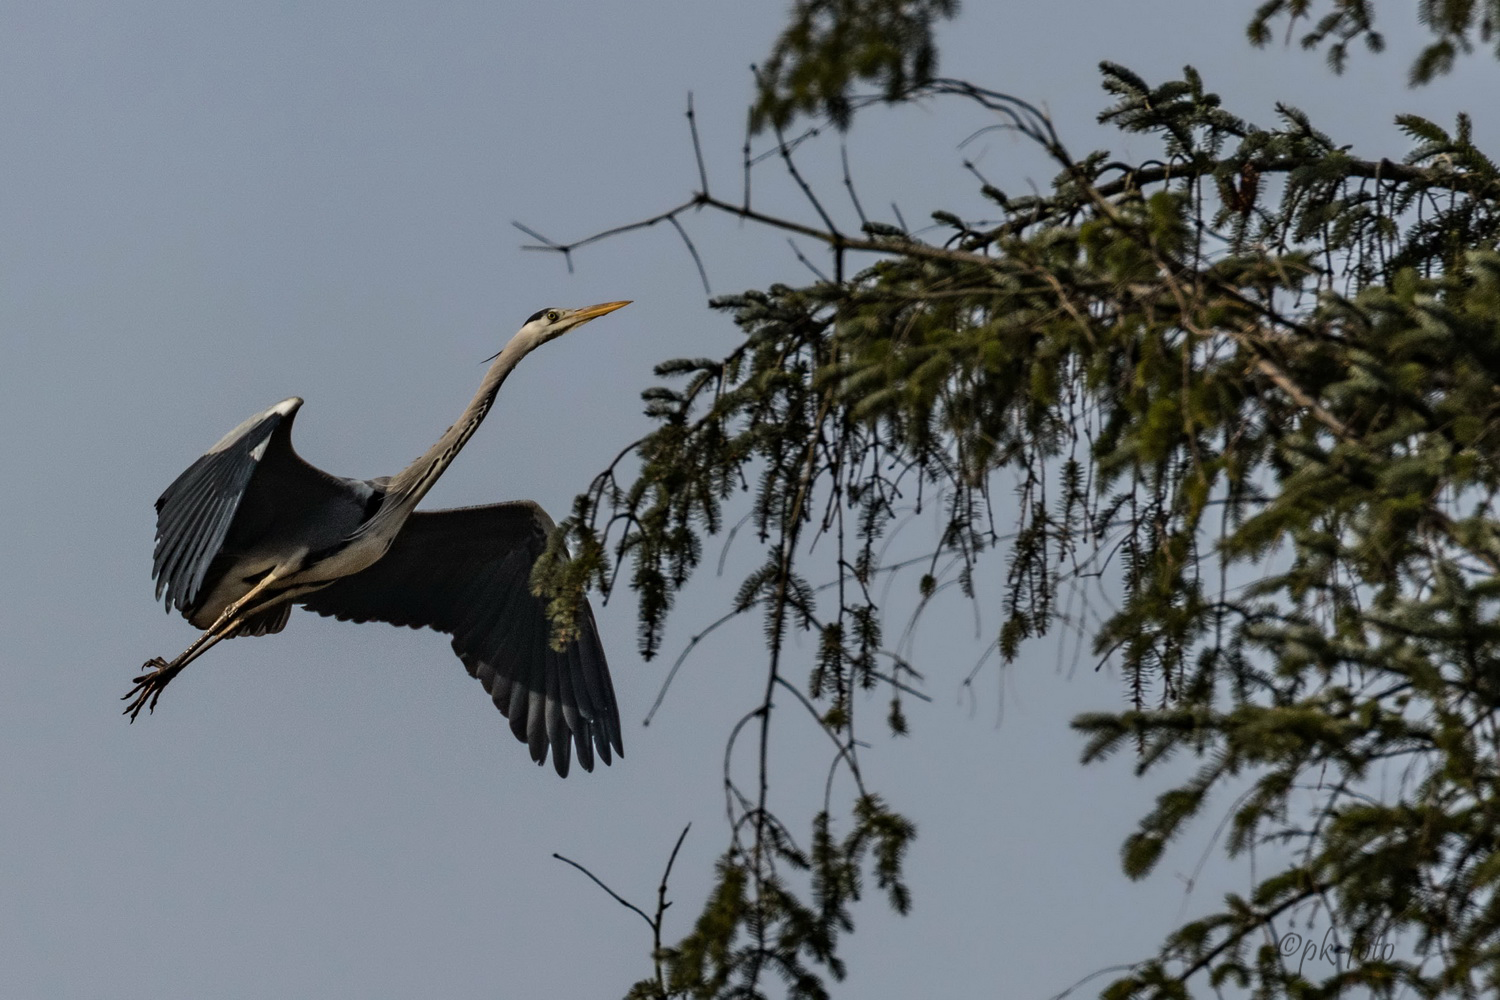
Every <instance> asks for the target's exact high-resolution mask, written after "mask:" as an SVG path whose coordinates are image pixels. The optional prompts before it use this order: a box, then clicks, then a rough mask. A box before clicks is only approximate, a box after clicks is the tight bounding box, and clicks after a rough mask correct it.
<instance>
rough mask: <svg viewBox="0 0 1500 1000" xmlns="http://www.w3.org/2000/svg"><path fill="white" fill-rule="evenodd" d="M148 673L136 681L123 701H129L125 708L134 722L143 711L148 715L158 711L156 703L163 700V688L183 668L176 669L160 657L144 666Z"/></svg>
mask: <svg viewBox="0 0 1500 1000" xmlns="http://www.w3.org/2000/svg"><path fill="white" fill-rule="evenodd" d="M144 666H145V668H146V672H145V673H144V674H141V675H140V676H139V677H137V678H136V679H135V687H133V688H131V689H130V690H129V691H127V692H125V694H124V696H123V697H122V698H121V699H120V700H121V701H125V700H127V699H128V700H129V701H130V704H128V705H126V706H125V714H126V715H128V716H130V721H131V722H134V721H135V717H136V716H137V715H140V714H141V709H143V708H144V709H145V710H146V711H147V712H148V713H150V712H155V711H156V703H157V701H158V700H159V699H160V698H161V691H162V688H164V687H166V686H167V684H168V682H169V681H171V680H172V678H173V677H176V676H177V674H178V673H179V672H180V671H181V670H182V667H174V666H173V665H172V664H170V663H168V662H167V661H166V660H163V659H162V658H161V657H160V656H157V657H153V658H152V659H149V660H147V661H146V662H145V664H144Z"/></svg>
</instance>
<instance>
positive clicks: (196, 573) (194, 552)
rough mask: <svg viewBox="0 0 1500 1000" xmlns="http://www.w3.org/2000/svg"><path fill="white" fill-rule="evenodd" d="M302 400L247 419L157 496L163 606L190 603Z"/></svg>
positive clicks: (156, 571)
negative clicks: (254, 478)
mask: <svg viewBox="0 0 1500 1000" xmlns="http://www.w3.org/2000/svg"><path fill="white" fill-rule="evenodd" d="M301 405H302V400H301V399H299V398H297V397H296V396H293V397H292V398H290V399H284V400H282V401H281V402H279V403H277V404H276V405H275V406H273V407H271V408H270V409H269V410H266V411H265V412H264V413H257V414H256V415H255V416H253V417H251V418H250V419H249V420H246V421H245V422H244V423H242V424H240V425H239V426H238V427H236V428H235V429H234V430H232V431H230V432H229V433H228V434H226V435H224V436H223V437H222V438H221V439H220V440H219V443H218V444H216V445H214V446H213V447H212V448H210V449H209V450H208V451H207V452H206V453H205V454H204V455H203V457H202V458H200V459H198V460H197V461H196V462H194V463H193V464H192V465H190V466H188V468H187V471H186V472H184V473H183V474H182V475H180V476H178V477H177V479H176V480H175V481H174V482H173V483H172V485H171V486H168V487H167V490H166V492H165V493H163V494H162V495H161V497H160V498H159V499H158V500H157V501H156V556H155V561H154V563H153V565H152V567H151V576H152V577H153V578H154V579H155V580H156V597H157V599H158V600H160V599H161V596H162V592H163V591H165V592H166V600H167V606H168V607H174V608H176V609H177V610H179V611H183V612H186V611H187V610H188V609H189V608H190V607H191V606H192V604H193V600H194V599H195V598H196V597H197V596H198V592H199V590H200V588H202V586H203V580H204V577H205V576H206V575H207V573H208V567H209V564H210V563H212V562H213V560H214V556H216V555H217V554H218V552H219V549H220V548H222V547H223V545H224V538H225V536H226V535H227V534H228V533H229V525H230V523H231V522H232V521H233V520H234V515H235V512H236V511H238V510H239V508H240V501H241V500H243V499H244V496H245V491H246V489H247V488H248V487H249V485H250V479H251V477H252V476H254V475H255V471H256V469H257V468H258V467H259V466H260V464H261V461H262V460H263V459H264V458H265V456H266V452H267V450H268V449H269V448H270V447H271V445H272V437H273V436H275V434H276V431H277V429H278V428H282V427H283V426H285V428H286V429H285V431H283V433H282V435H281V438H282V440H289V432H290V429H291V423H292V418H293V417H294V416H295V415H296V413H297V408H298V407H300V406H301ZM287 447H288V449H290V445H289V444H288V445H287Z"/></svg>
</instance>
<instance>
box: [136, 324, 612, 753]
mask: <svg viewBox="0 0 1500 1000" xmlns="http://www.w3.org/2000/svg"><path fill="white" fill-rule="evenodd" d="M625 304H626V303H624V302H611V303H605V304H603V305H600V306H591V307H589V308H587V309H576V310H555V309H549V310H543V311H541V312H539V313H537V314H536V315H535V316H533V317H531V319H529V320H528V321H527V323H526V325H525V326H523V327H522V328H521V331H520V332H519V333H518V334H516V336H515V337H514V338H513V339H512V340H511V341H510V343H508V344H507V345H506V346H505V348H503V349H502V350H501V351H500V353H499V354H497V355H496V357H495V359H494V364H493V365H492V366H491V367H490V370H489V371H488V372H487V373H486V375H485V378H484V381H483V382H482V383H481V385H480V388H479V392H478V393H477V394H476V395H475V397H474V399H473V401H471V402H470V404H469V406H468V408H467V409H466V410H465V411H464V413H463V415H461V416H460V418H459V420H458V421H456V422H455V423H454V424H453V425H452V426H450V427H449V428H448V430H447V431H446V432H445V433H444V434H443V436H442V437H441V438H439V440H438V441H437V443H436V444H434V445H433V446H432V447H431V448H430V449H428V451H427V452H426V453H425V454H424V455H422V456H421V457H420V458H418V459H417V460H416V461H415V462H413V463H412V464H411V465H410V466H408V467H407V468H406V469H404V470H403V471H402V472H400V473H399V474H397V475H396V476H392V477H388V478H387V477H382V478H380V479H371V480H359V479H346V478H343V477H340V476H334V475H330V474H329V473H326V472H324V471H322V470H321V469H318V468H316V467H315V466H313V465H310V464H309V463H307V462H306V461H304V460H303V459H302V458H301V457H300V456H299V455H298V454H297V452H296V450H295V449H294V448H293V447H292V443H291V429H292V423H293V421H294V419H295V417H296V415H297V411H298V409H299V408H300V407H301V406H302V400H301V399H299V398H297V397H292V398H290V399H286V400H283V401H281V402H280V403H277V404H276V405H275V406H273V407H271V408H270V409H268V410H265V411H264V412H262V413H258V414H256V415H255V416H253V417H251V418H250V419H248V420H246V421H245V422H244V423H242V424H240V425H239V426H238V427H236V428H235V429H234V430H232V431H230V432H229V433H228V434H226V435H225V436H224V437H223V438H222V439H220V440H219V442H218V443H217V444H215V445H214V446H213V447H212V448H210V449H209V450H208V451H207V452H206V453H205V454H204V455H203V456H202V457H201V458H199V459H198V460H197V461H196V462H194V463H193V464H192V465H191V466H189V467H188V469H187V470H186V471H185V472H183V474H182V475H181V476H179V477H178V478H177V479H176V481H174V482H173V483H172V485H171V486H169V487H167V490H166V492H164V493H163V494H162V496H161V498H160V499H159V500H157V503H156V509H157V546H156V557H155V566H154V571H153V575H154V576H155V577H156V580H157V596H158V597H160V596H162V595H163V593H165V598H166V602H167V605H168V607H169V608H176V609H177V610H179V611H180V612H181V613H182V614H183V616H184V617H185V618H187V619H188V621H190V622H191V623H192V624H193V625H195V626H196V627H198V628H200V629H203V630H205V631H204V633H203V635H202V636H201V637H200V638H199V639H198V641H197V642H195V643H194V644H193V645H191V646H189V647H188V649H187V650H186V651H185V652H184V653H183V654H182V655H181V656H179V657H178V658H177V659H176V660H174V661H172V662H171V663H168V662H166V661H165V660H162V659H160V658H158V659H155V660H152V661H150V662H148V663H147V664H146V666H147V667H148V668H151V670H150V671H149V672H148V673H145V674H142V675H141V676H140V677H138V678H136V687H135V688H134V689H133V690H132V691H131V692H130V694H127V695H126V697H127V698H131V699H133V700H132V701H131V704H130V707H129V708H127V709H126V711H127V712H128V713H129V714H130V715H131V718H132V719H134V718H135V717H136V716H137V715H138V714H139V713H140V710H141V709H142V708H143V707H148V706H149V707H150V708H153V709H154V708H155V704H156V700H157V698H159V697H160V694H161V690H162V688H163V687H165V686H166V684H167V683H168V682H169V681H170V680H171V679H172V678H173V677H174V676H176V674H177V673H178V672H180V671H181V670H182V669H183V667H185V666H187V664H188V663H190V662H191V661H192V660H193V659H196V658H197V657H198V656H199V655H201V654H202V653H203V652H204V651H206V650H207V649H208V648H209V647H210V646H212V645H214V644H215V643H217V642H219V641H220V640H223V639H228V638H233V637H235V636H244V635H265V634H268V633H273V632H279V631H281V629H282V628H283V627H284V626H285V625H286V623H287V620H288V617H289V615H290V613H291V610H292V607H293V606H294V605H297V604H300V605H302V606H304V607H306V608H308V609H309V610H312V611H316V612H317V613H319V614H323V615H329V616H332V617H336V618H341V619H346V620H353V621H377V620H378V621H386V622H390V623H392V624H396V625H410V626H412V627H421V626H427V627H431V628H434V629H438V630H439V631H443V632H447V633H448V634H449V635H450V636H452V646H453V649H454V652H456V653H457V654H458V656H459V658H460V659H461V660H462V661H463V663H464V665H465V666H466V667H467V668H468V669H469V672H470V673H471V674H472V675H473V676H475V677H477V678H478V679H479V680H480V681H481V682H482V683H483V684H484V686H485V689H486V691H488V692H489V693H490V695H491V698H492V699H493V700H494V702H495V705H496V706H497V707H498V708H499V709H500V710H501V712H503V713H504V714H505V715H506V716H507V718H508V719H509V720H510V724H511V729H512V731H513V732H514V733H515V734H516V736H517V737H518V738H519V739H521V740H522V741H524V742H526V743H527V744H528V745H529V747H530V749H531V755H532V758H533V759H534V760H536V761H537V763H541V762H542V761H543V760H545V758H546V755H547V751H548V749H549V748H550V749H551V751H552V757H553V764H554V766H555V767H556V768H557V771H558V773H560V774H563V775H566V774H567V770H568V760H569V757H570V755H571V749H570V748H576V750H577V752H578V755H579V759H580V762H581V763H582V764H583V765H584V767H585V768H586V769H589V770H592V768H593V755H594V752H595V750H597V751H598V752H599V755H600V756H601V757H602V758H603V759H604V761H605V763H609V761H610V752H611V749H613V750H614V752H616V753H620V752H622V747H621V742H620V725H619V711H618V708H617V707H616V705H615V698H614V691H613V688H612V685H611V683H610V679H609V670H608V666H607V664H606V662H605V658H604V651H603V649H602V647H601V646H600V643H599V638H598V633H597V629H596V628H595V626H594V621H593V614H592V612H591V611H590V610H589V609H588V607H587V606H586V605H585V606H584V608H583V609H581V614H580V627H579V634H578V636H577V637H576V638H574V639H573V640H571V641H570V642H569V643H568V644H567V645H566V646H565V647H564V648H563V649H560V650H559V649H553V648H552V644H551V625H550V621H549V619H548V617H547V614H546V607H545V603H544V602H543V600H542V599H541V598H540V597H537V596H536V595H534V594H532V593H531V588H530V578H531V567H532V564H533V563H534V562H535V561H536V558H537V556H538V555H539V554H540V553H541V551H542V548H543V547H544V546H545V545H546V542H547V537H548V535H549V534H550V532H551V531H552V528H553V524H552V521H551V519H550V518H548V517H547V515H546V513H545V512H543V511H542V509H541V508H540V507H538V506H537V505H536V504H534V503H531V502H529V501H518V502H512V503H504V504H495V505H491V506H486V507H467V508H460V509H456V510H444V511H433V512H414V508H415V507H416V505H417V503H418V501H420V500H421V498H422V496H423V495H425V494H426V492H427V491H428V490H429V489H431V487H432V484H433V483H434V482H436V481H437V478H438V476H440V475H441V474H442V472H443V470H444V469H446V468H447V466H448V464H449V463H451V462H452V460H453V458H454V456H455V455H456V454H457V453H458V451H459V449H461V448H462V447H463V445H464V444H465V442H467V441H468V439H469V437H470V436H471V435H472V434H473V433H474V431H475V430H476V429H477V428H478V426H479V423H480V422H481V421H482V420H483V419H484V417H485V415H486V414H487V413H488V412H489V409H490V406H491V405H492V404H493V402H494V399H495V395H496V394H497V393H498V391H499V389H500V385H501V383H502V382H503V381H504V380H505V378H506V376H507V375H509V373H510V372H511V371H512V370H513V369H514V367H515V365H516V364H517V363H518V362H519V361H520V359H521V358H522V357H524V356H525V355H526V354H527V353H529V352H530V351H531V350H533V349H534V348H536V347H537V346H540V344H542V343H545V342H546V341H548V340H551V339H553V338H555V337H557V336H560V335H561V334H562V333H565V332H567V331H568V330H570V329H573V328H574V327H576V326H578V325H581V324H582V323H585V322H588V321H589V320H591V319H593V318H595V317H597V316H601V315H603V314H604V313H607V312H611V311H613V310H614V309H617V308H619V307H620V306H622V305H625Z"/></svg>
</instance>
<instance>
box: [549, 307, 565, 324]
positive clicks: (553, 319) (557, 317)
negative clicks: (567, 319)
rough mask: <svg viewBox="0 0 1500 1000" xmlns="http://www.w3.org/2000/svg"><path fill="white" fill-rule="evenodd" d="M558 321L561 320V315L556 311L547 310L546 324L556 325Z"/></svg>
mask: <svg viewBox="0 0 1500 1000" xmlns="http://www.w3.org/2000/svg"><path fill="white" fill-rule="evenodd" d="M560 319H562V313H560V312H558V311H557V310H556V309H548V310H547V322H548V323H556V322H557V321H558V320H560Z"/></svg>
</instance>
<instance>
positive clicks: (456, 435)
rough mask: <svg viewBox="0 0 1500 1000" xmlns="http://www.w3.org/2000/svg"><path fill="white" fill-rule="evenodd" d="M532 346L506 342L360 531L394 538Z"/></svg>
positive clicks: (523, 340) (519, 339)
mask: <svg viewBox="0 0 1500 1000" xmlns="http://www.w3.org/2000/svg"><path fill="white" fill-rule="evenodd" d="M535 346H536V343H535V342H534V341H533V340H532V339H531V338H529V337H525V336H523V335H521V334H517V335H516V336H514V337H512V338H511V340H510V343H508V344H506V345H505V347H504V348H503V349H502V350H501V351H500V353H499V354H497V355H495V362H494V364H492V365H490V369H489V371H487V372H485V373H484V380H483V381H481V382H480V383H479V391H478V392H476V393H474V398H473V399H471V400H469V405H468V406H466V407H465V408H464V412H463V413H462V414H460V415H459V418H458V419H457V420H456V421H454V422H453V425H452V426H451V427H449V428H448V429H447V430H446V431H444V432H443V436H442V437H440V438H438V439H437V441H436V442H435V443H434V444H433V446H432V447H431V448H428V449H427V450H426V451H425V452H423V453H422V455H421V456H420V457H419V458H417V460H416V461H414V462H412V463H411V464H410V465H408V466H407V467H406V468H404V469H402V470H401V471H400V472H398V473H396V475H394V476H392V477H391V481H390V482H389V483H388V484H387V485H386V500H385V503H383V504H381V506H380V509H379V510H377V511H376V512H375V514H374V516H373V517H371V518H370V520H369V521H367V522H366V523H365V525H364V526H363V528H361V531H362V532H377V533H388V535H389V537H395V534H396V532H397V531H398V530H399V529H400V527H401V524H402V523H403V522H404V521H405V520H406V518H407V517H408V516H409V515H410V514H411V512H412V511H413V510H414V509H415V508H416V506H417V504H418V502H420V501H421V499H422V498H423V497H424V496H426V495H427V491H428V490H430V489H432V486H433V484H434V483H436V482H437V480H438V477H439V476H441V475H442V474H443V470H445V469H447V468H448V466H449V465H450V464H452V462H453V459H454V457H455V456H457V455H458V452H459V449H461V448H463V446H464V445H465V444H466V443H467V442H468V440H469V438H471V437H473V436H474V432H475V431H476V430H478V429H479V425H480V424H481V423H482V422H483V421H484V418H485V415H486V414H487V413H489V412H490V406H491V405H493V404H494V402H495V396H496V395H497V394H498V393H499V392H500V386H501V385H502V384H503V383H504V382H505V379H506V376H508V375H509V374H510V373H511V372H512V371H513V370H515V367H516V365H517V364H519V363H520V361H521V359H522V358H524V357H525V356H526V355H527V354H529V353H530V352H531V350H532V348H534V347H535Z"/></svg>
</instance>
